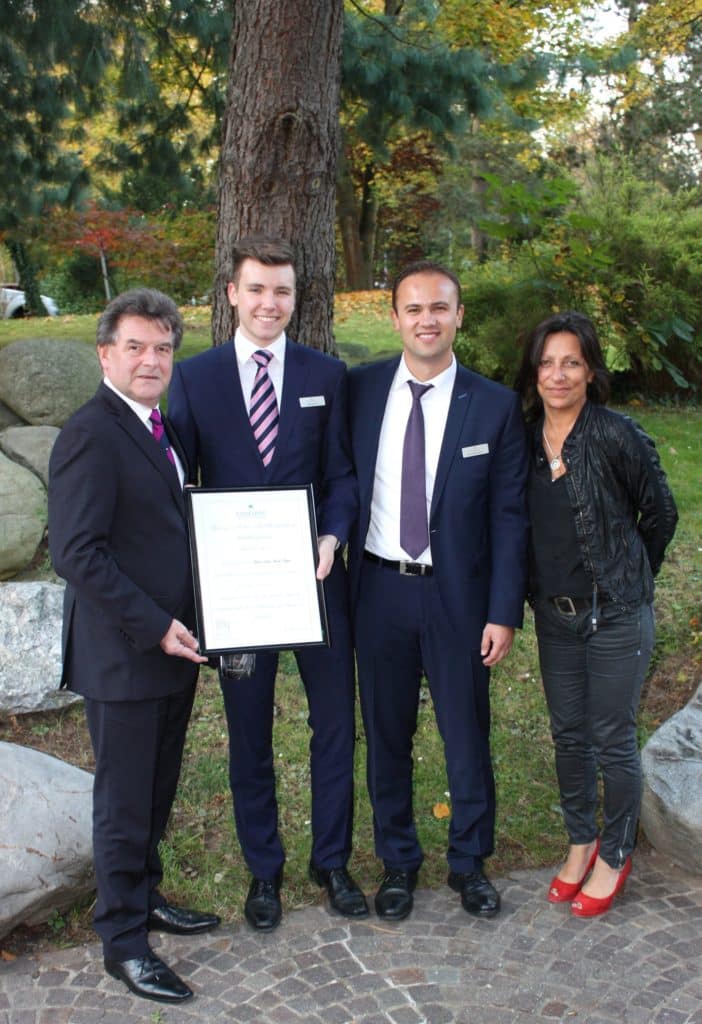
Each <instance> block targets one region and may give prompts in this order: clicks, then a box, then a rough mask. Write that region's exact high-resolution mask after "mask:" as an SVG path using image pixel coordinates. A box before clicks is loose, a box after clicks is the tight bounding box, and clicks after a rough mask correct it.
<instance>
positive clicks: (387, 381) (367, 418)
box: [354, 356, 400, 508]
mask: <svg viewBox="0 0 702 1024" xmlns="http://www.w3.org/2000/svg"><path fill="white" fill-rule="evenodd" d="M399 363H400V357H399V356H398V357H396V358H393V359H389V360H388V361H387V362H385V363H383V364H382V365H381V364H378V367H377V372H376V373H373V374H369V381H368V384H369V386H368V387H367V388H364V391H363V392H362V393H363V394H364V395H365V399H366V401H365V405H363V406H361V407H360V408H359V410H358V413H354V417H355V419H356V421H357V422H360V423H361V424H362V425H363V426H362V428H361V430H359V433H358V436H359V439H360V440H361V441H362V443H363V445H364V446H365V451H363V452H362V457H361V458H360V459H359V460H358V461H359V465H358V467H357V470H358V484H359V489H360V492H361V502H362V503H363V496H367V503H368V506H369V508H370V501H371V498H372V496H373V484H374V482H375V464H376V462H377V460H378V444H379V442H380V431H381V428H382V426H383V417H384V415H385V406H386V405H387V401H388V394H389V392H390V388H391V386H392V382H393V380H394V379H395V373H396V372H397V367H398V366H399Z"/></svg>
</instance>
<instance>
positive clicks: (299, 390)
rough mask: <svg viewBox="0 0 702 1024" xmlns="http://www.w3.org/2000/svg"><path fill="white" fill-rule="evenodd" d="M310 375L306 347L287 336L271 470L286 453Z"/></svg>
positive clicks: (269, 468) (269, 469)
mask: <svg viewBox="0 0 702 1024" xmlns="http://www.w3.org/2000/svg"><path fill="white" fill-rule="evenodd" d="M308 376H309V362H308V360H306V359H305V350H304V348H303V347H302V346H301V345H298V344H296V343H295V342H294V341H291V340H290V338H286V341H285V363H284V369H283V395H282V402H281V407H280V410H279V413H280V422H279V425H278V437H277V439H276V444H275V451H274V453H273V458H272V459H271V463H270V466H269V467H268V471H269V472H270V471H271V470H272V469H273V468H274V467H275V466H276V464H277V462H278V459H279V458H280V457H281V455H284V453H285V448H286V445H287V442H288V439H289V438H290V436H291V434H292V432H293V430H294V429H295V426H296V424H297V422H298V419H299V416H300V396H301V395H304V393H305V387H306V383H307V377H308Z"/></svg>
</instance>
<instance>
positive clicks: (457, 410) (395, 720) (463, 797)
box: [349, 262, 528, 921]
mask: <svg viewBox="0 0 702 1024" xmlns="http://www.w3.org/2000/svg"><path fill="white" fill-rule="evenodd" d="M392 299H393V308H392V319H393V323H394V325H395V328H396V329H397V330H398V331H399V333H400V336H401V338H402V348H403V351H402V355H401V356H399V357H395V358H394V359H390V360H386V361H383V362H378V363H373V364H371V365H368V366H362V367H359V368H357V369H354V370H352V371H351V374H350V377H349V407H350V423H351V443H352V449H353V457H354V463H355V468H356V474H357V478H358V487H359V499H360V513H359V518H358V520H357V521H356V525H355V527H354V529H353V531H352V533H351V538H350V541H349V572H350V579H351V602H352V611H353V621H354V631H355V641H356V654H357V660H358V683H359V690H360V695H361V707H362V710H363V719H364V723H365V730H366V739H367V743H368V767H367V776H368V789H369V792H370V797H371V803H372V805H373V826H374V833H375V848H376V854H377V855H378V857H380V858H381V860H382V861H383V864H384V867H385V874H384V876H383V880H382V882H381V885H380V888H379V890H378V892H377V894H376V898H375V906H376V911H377V913H378V915H379V916H380V917H381V918H384V919H385V920H388V921H400V920H402V919H403V918H405V917H407V915H408V914H409V913H410V912H411V910H412V905H413V897H412V892H413V890H414V888H415V885H416V882H417V872H418V870H419V866H420V864H421V862H422V850H421V847H420V845H419V840H418V838H417V832H416V828H415V824H414V816H413V810H412V741H413V736H414V733H415V731H416V727H417V711H418V704H419V687H420V680H421V677H422V675H423V674H426V676H427V680H428V683H429V689H430V691H431V695H432V699H433V702H434V710H435V713H436V720H437V723H438V727H439V730H440V732H441V737H442V739H443V741H444V750H445V756H446V769H447V773H448V783H449V790H450V793H451V803H452V815H451V821H450V825H449V846H448V854H447V858H448V863H449V876H448V884H449V885H450V886H451V888H452V889H455V890H456V891H457V892H460V894H461V900H462V903H463V907H464V909H465V910H466V911H467V912H468V913H470V914H474V915H476V916H478V917H492V916H494V915H495V914H496V913H497V912H498V911H499V907H500V900H499V894H498V893H497V891H496V890H495V888H494V887H493V886H492V884H491V883H490V882H489V881H488V879H487V878H486V877H485V874H484V871H483V860H484V858H485V857H487V856H489V855H490V853H492V849H493V843H494V823H495V792H494V781H493V774H492V766H491V761H490V744H489V731H490V707H489V696H488V685H489V676H490V666H492V665H496V664H497V663H498V662H499V661H501V660H502V658H504V657H505V655H506V654H508V652H509V649H510V647H511V644H512V637H513V634H514V629H515V627H517V626H519V625H521V621H522V606H523V602H524V588H525V579H526V551H527V526H528V523H527V513H526V506H525V483H526V472H527V461H526V449H525V443H524V431H523V427H522V417H521V411H520V408H519V401H518V398H517V396H516V395H515V394H514V393H513V392H510V391H508V390H507V389H506V388H504V387H502V386H501V385H499V384H495V383H493V382H492V381H489V380H486V379H485V378H483V377H480V376H479V375H478V374H476V373H473V372H471V371H470V370H468V369H466V368H465V367H463V366H461V365H459V364H458V363H457V362H456V359H455V356H454V354H453V342H454V339H455V337H456V331H457V330H458V328H459V327H460V325H461V322H462V319H463V306H462V305H461V290H460V284H459V282H458V279H457V277H456V276H455V274H453V273H451V271H449V270H447V269H446V268H444V267H442V266H439V265H438V264H435V263H429V262H421V263H415V264H412V265H410V266H408V267H406V268H405V270H403V271H402V272H401V273H400V274H399V276H398V277H397V279H396V281H395V284H394V287H393V295H392Z"/></svg>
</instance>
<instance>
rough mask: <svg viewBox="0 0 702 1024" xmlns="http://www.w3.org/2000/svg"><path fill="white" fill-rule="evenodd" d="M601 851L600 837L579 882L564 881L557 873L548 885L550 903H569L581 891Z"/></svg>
mask: <svg viewBox="0 0 702 1024" xmlns="http://www.w3.org/2000/svg"><path fill="white" fill-rule="evenodd" d="M599 852H600V841H599V839H598V840H597V842H596V843H595V849H594V850H593V853H592V857H590V860H589V861H588V862H587V867H586V868H585V873H584V875H583V876H582V878H581V879H580V881H578V882H564V881H563V879H562V878H559V877H558V875H556V877H555V878H552V879H551V884H550V886H549V887H548V901H549V903H567V902H568V901H569V900H572V899H573V897H574V896H577V894H578V893H579V892H580V890H581V889H582V886H583V882H584V881H585V879H586V878H587V876H588V875H589V874H590V872H591V871H592V869H593V867H594V866H595V861H596V860H597V854H598V853H599Z"/></svg>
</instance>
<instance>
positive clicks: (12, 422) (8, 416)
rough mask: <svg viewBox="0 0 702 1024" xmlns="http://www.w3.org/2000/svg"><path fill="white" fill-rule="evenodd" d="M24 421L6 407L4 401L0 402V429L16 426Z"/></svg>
mask: <svg viewBox="0 0 702 1024" xmlns="http://www.w3.org/2000/svg"><path fill="white" fill-rule="evenodd" d="M23 423H24V420H21V419H20V418H19V416H18V415H17V414H16V413H14V412H13V411H12V409H10V408H8V407H7V406H6V405H5V403H4V402H0V430H4V429H5V427H17V426H20V425H21V424H23Z"/></svg>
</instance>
